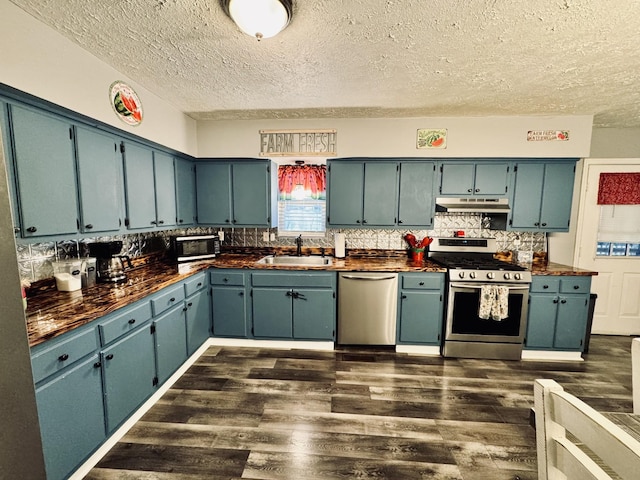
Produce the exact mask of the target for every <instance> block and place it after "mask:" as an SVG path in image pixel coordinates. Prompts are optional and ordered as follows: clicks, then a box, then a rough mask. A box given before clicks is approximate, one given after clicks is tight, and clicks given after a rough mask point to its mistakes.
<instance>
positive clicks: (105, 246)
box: [88, 240, 131, 283]
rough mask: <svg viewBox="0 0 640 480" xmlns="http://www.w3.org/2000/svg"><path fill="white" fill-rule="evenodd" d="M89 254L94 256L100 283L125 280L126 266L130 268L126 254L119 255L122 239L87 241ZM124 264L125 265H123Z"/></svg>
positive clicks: (129, 261) (129, 260)
mask: <svg viewBox="0 0 640 480" xmlns="http://www.w3.org/2000/svg"><path fill="white" fill-rule="evenodd" d="M88 246H89V255H91V256H92V257H96V277H97V280H98V282H101V283H119V282H124V281H126V280H127V274H126V273H125V269H126V268H131V259H130V258H129V256H128V255H120V252H121V251H122V241H120V240H116V241H112V242H95V243H89V244H88ZM125 264H126V267H125Z"/></svg>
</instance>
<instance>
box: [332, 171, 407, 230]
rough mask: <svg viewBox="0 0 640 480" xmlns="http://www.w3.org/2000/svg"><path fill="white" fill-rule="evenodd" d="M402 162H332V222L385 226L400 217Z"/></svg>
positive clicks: (349, 224)
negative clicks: (399, 196)
mask: <svg viewBox="0 0 640 480" xmlns="http://www.w3.org/2000/svg"><path fill="white" fill-rule="evenodd" d="M398 170H399V167H398V162H397V161H378V160H375V161H361V160H357V159H346V160H332V161H330V162H329V182H328V212H329V213H328V215H327V223H328V224H329V225H332V226H355V227H385V226H395V225H396V224H397V221H398V211H397V208H398V207H397V205H398V203H397V202H398Z"/></svg>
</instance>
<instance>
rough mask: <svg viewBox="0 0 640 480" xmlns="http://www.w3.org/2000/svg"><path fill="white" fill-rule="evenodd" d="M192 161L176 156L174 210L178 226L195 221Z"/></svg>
mask: <svg viewBox="0 0 640 480" xmlns="http://www.w3.org/2000/svg"><path fill="white" fill-rule="evenodd" d="M195 168H196V167H195V166H194V165H193V162H191V161H189V160H185V159H183V158H176V161H175V169H176V171H175V175H176V212H177V215H176V216H177V218H178V225H179V226H189V225H193V224H195V222H196V170H195Z"/></svg>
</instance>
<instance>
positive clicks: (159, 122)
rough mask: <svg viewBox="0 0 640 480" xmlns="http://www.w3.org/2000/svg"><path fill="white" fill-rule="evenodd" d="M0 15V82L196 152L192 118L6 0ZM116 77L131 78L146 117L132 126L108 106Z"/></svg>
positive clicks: (194, 124) (125, 128) (194, 123)
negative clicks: (110, 87) (111, 88)
mask: <svg viewBox="0 0 640 480" xmlns="http://www.w3.org/2000/svg"><path fill="white" fill-rule="evenodd" d="M0 19H1V27H0V48H1V50H0V51H1V52H2V56H1V57H0V82H1V83H4V84H7V85H10V86H12V87H14V88H17V89H19V90H22V91H25V92H27V93H30V94H32V95H35V96H37V97H40V98H43V99H45V100H48V101H50V102H52V103H55V104H57V105H61V106H63V107H66V108H69V109H71V110H74V111H76V112H79V113H81V114H84V115H87V116H89V117H92V118H95V119H97V120H100V121H102V122H104V123H107V124H109V125H113V126H114V127H116V128H119V129H121V130H125V131H128V132H131V133H133V134H135V135H138V136H140V137H143V138H146V139H149V140H152V141H155V142H157V143H160V144H162V145H165V146H167V147H170V148H173V149H175V150H178V151H181V152H184V153H187V154H190V155H195V153H196V122H195V121H194V120H193V119H191V118H190V117H188V116H186V115H185V114H183V113H182V112H180V111H179V110H178V109H176V108H175V107H173V106H172V105H170V104H169V103H167V102H165V101H164V100H162V99H160V98H159V97H157V96H155V95H154V94H153V93H151V92H150V91H148V90H146V89H145V88H143V87H141V86H140V85H138V84H136V83H135V82H134V81H133V80H131V79H130V78H128V77H127V76H126V75H124V74H122V73H120V72H118V71H117V70H115V69H114V68H112V67H110V66H109V65H107V64H106V63H104V62H102V61H101V60H98V59H97V58H96V57H94V56H93V55H91V54H89V53H87V52H86V51H85V50H83V49H82V48H80V47H79V46H77V45H76V44H74V43H73V42H71V41H70V40H68V39H67V38H65V37H63V36H62V35H60V34H58V33H57V32H55V31H54V30H52V29H51V28H49V27H47V26H45V25H44V24H42V23H41V22H39V21H37V20H35V19H34V18H33V17H31V16H30V15H29V14H27V13H26V12H24V11H23V10H21V9H19V8H18V7H16V6H15V5H13V4H12V3H10V2H8V1H6V0H3V1H1V2H0ZM116 80H123V81H125V82H127V83H129V84H130V85H131V86H132V87H133V88H134V89H135V90H136V93H137V94H138V96H139V97H140V100H141V102H142V106H143V112H144V118H143V121H142V123H141V124H140V125H138V126H136V127H132V126H129V125H127V124H125V123H124V122H122V121H121V120H120V119H119V118H118V117H117V116H116V114H115V113H114V111H113V108H112V107H111V104H110V100H109V86H110V85H111V84H112V83H113V82H114V81H116Z"/></svg>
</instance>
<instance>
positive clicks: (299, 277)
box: [251, 272, 335, 288]
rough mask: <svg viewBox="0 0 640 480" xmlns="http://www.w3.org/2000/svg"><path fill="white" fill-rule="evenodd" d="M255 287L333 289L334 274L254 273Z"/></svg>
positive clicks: (253, 282) (252, 278)
mask: <svg viewBox="0 0 640 480" xmlns="http://www.w3.org/2000/svg"><path fill="white" fill-rule="evenodd" d="M251 284H252V285H253V286H254V287H329V288H330V287H332V286H334V285H335V274H334V273H330V272H327V273H254V274H252V275H251Z"/></svg>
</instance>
